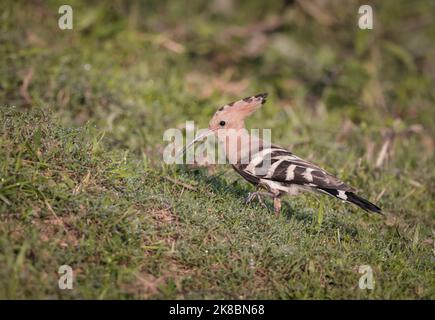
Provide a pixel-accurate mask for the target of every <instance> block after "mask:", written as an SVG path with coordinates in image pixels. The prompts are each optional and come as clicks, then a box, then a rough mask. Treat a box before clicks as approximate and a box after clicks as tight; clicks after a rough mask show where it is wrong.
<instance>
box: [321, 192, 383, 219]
mask: <svg viewBox="0 0 435 320" xmlns="http://www.w3.org/2000/svg"><path fill="white" fill-rule="evenodd" d="M319 190H321V191H323V192H326V193H328V194H330V195H331V196H334V197H336V198H338V199H340V200H345V201H348V202H351V203H353V204H356V205H357V206H358V207H360V208H361V209H363V210H365V211H369V212H376V213H379V214H382V209H381V208H379V207H378V206H377V205H375V204H373V203H371V202H370V201H368V200H366V199H364V198H361V197H360V196H357V195H356V194H355V193H353V192H351V191H344V192H343V191H339V190H337V189H328V188H319ZM339 192H341V193H342V194H340V193H339ZM343 193H344V195H343Z"/></svg>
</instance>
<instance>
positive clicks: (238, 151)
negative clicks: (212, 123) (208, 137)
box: [218, 128, 264, 164]
mask: <svg viewBox="0 0 435 320" xmlns="http://www.w3.org/2000/svg"><path fill="white" fill-rule="evenodd" d="M218 139H219V142H220V143H221V144H222V146H223V147H224V150H225V156H226V158H227V159H228V161H229V162H230V163H232V164H236V163H240V162H241V160H242V159H250V158H251V155H253V154H255V153H257V152H258V151H259V150H261V149H262V148H263V146H264V141H263V140H262V139H260V138H259V137H258V136H256V135H254V134H251V133H249V132H248V130H246V128H242V129H228V130H222V131H221V132H218Z"/></svg>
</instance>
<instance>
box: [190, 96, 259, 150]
mask: <svg viewBox="0 0 435 320" xmlns="http://www.w3.org/2000/svg"><path fill="white" fill-rule="evenodd" d="M266 98H267V93H260V94H257V95H255V96H251V97H247V98H244V99H241V100H238V101H235V102H231V103H229V104H226V105H224V106H222V107H220V108H219V109H218V110H217V111H216V113H215V114H214V116H213V118H211V120H210V123H209V127H208V130H206V131H204V132H202V134H200V135H199V136H197V137H196V138H195V139H194V140H193V141H192V142H191V143H190V144H189V145H188V146H187V147H186V148H185V149H184V152H185V151H186V150H187V149H189V148H190V147H191V146H192V145H193V144H194V143H195V142H197V141H200V140H202V139H204V138H205V137H208V136H211V135H214V134H218V135H219V136H220V137H225V136H228V135H231V134H233V133H234V132H236V134H235V135H236V136H237V132H240V130H244V129H245V119H246V118H247V117H248V116H249V115H251V114H252V113H253V112H254V111H255V110H257V109H258V108H260V107H261V106H262V105H263V104H264V103H265V102H266Z"/></svg>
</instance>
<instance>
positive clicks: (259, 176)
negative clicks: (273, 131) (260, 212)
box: [234, 145, 381, 213]
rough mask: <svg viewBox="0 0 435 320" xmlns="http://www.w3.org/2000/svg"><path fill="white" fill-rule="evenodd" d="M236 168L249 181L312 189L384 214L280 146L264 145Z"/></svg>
mask: <svg viewBox="0 0 435 320" xmlns="http://www.w3.org/2000/svg"><path fill="white" fill-rule="evenodd" d="M234 168H235V169H236V170H237V172H239V173H240V174H241V175H242V176H243V177H244V178H245V179H246V180H248V181H250V182H252V183H254V184H263V185H266V186H267V187H268V188H270V189H275V190H276V191H278V192H287V193H291V192H292V190H294V187H295V186H296V187H297V188H298V187H301V188H303V189H311V190H315V191H319V192H323V193H326V194H328V195H331V196H333V197H336V198H338V199H340V200H344V201H348V202H351V203H354V204H356V205H357V206H359V207H361V208H362V209H364V210H366V211H373V212H377V213H381V209H380V208H379V207H378V206H376V205H374V204H373V203H371V202H369V201H368V200H366V199H364V198H361V197H360V196H358V195H356V194H355V189H354V188H352V187H350V186H348V185H346V184H345V183H344V182H343V181H341V180H339V179H338V178H336V177H334V176H333V175H331V174H330V173H328V172H327V171H325V170H323V169H322V168H320V167H318V166H316V165H314V164H312V163H310V162H308V161H305V160H303V159H301V158H299V157H297V156H295V155H294V154H292V153H291V152H290V151H288V150H285V149H283V148H281V147H278V146H274V145H272V146H271V147H269V148H264V149H262V150H260V151H259V152H258V153H256V154H254V155H252V156H251V158H250V160H249V161H248V163H247V164H241V165H237V166H234Z"/></svg>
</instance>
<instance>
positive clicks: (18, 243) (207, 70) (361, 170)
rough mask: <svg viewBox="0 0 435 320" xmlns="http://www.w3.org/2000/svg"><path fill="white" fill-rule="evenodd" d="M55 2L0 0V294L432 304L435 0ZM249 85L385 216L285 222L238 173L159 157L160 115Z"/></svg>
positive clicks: (248, 91) (304, 144)
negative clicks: (364, 19)
mask: <svg viewBox="0 0 435 320" xmlns="http://www.w3.org/2000/svg"><path fill="white" fill-rule="evenodd" d="M62 4H65V3H64V2H62V1H7V0H6V1H2V2H1V4H0V21H1V26H0V28H1V33H0V56H1V60H0V61H1V62H0V115H1V123H0V125H1V129H0V130H1V131H0V134H1V135H0V142H1V150H0V214H1V219H2V223H1V226H0V296H1V297H5V298H29V297H33V298H53V297H55V298H78V297H80V298H83V297H84V298H434V288H435V284H434V279H435V277H434V272H433V261H434V260H433V259H434V256H433V255H434V244H433V233H434V192H435V191H434V190H435V180H434V158H433V152H434V134H435V126H434V120H435V107H434V102H435V90H434V89H435V86H434V83H435V60H434V57H435V23H434V20H435V2H433V1H423V0H419V1H396V0H394V1H393V0H387V1H326V0H323V1H322V0H318V1H302V0H300V1H278V0H271V1H235V0H212V1H111V2H106V1H95V2H92V3H90V2H89V1H68V4H69V5H71V6H72V8H73V30H60V29H59V27H58V19H59V17H60V14H59V13H58V8H59V7H60V6H61V5H62ZM363 4H369V5H371V6H372V8H373V12H374V28H373V30H360V29H359V28H358V19H359V15H358V8H359V6H360V5H363ZM260 92H268V93H269V94H270V98H269V99H268V103H267V104H266V105H265V106H264V108H262V109H261V110H260V111H258V112H257V113H256V114H254V115H253V117H252V118H251V119H249V122H248V124H249V125H250V127H255V128H272V139H273V141H274V142H276V143H279V144H281V145H282V146H285V147H289V148H291V149H292V150H293V151H294V152H295V153H296V154H298V155H299V156H302V157H305V158H307V159H308V160H311V161H313V162H315V163H317V164H319V165H321V166H323V167H325V168H326V169H328V170H329V171H331V172H332V173H335V174H337V175H339V176H340V177H341V178H342V179H343V180H345V181H347V182H349V183H350V184H351V185H354V186H355V187H357V188H358V189H360V190H361V194H362V195H364V196H366V197H367V198H369V199H371V200H372V201H376V202H378V203H379V204H380V206H381V207H382V208H384V210H385V212H386V215H387V217H386V218H385V219H384V218H379V217H372V216H368V215H367V214H365V213H362V212H361V211H359V210H357V209H356V208H354V207H351V206H349V205H348V206H346V205H343V204H340V203H337V202H335V201H332V200H329V199H327V198H321V199H320V200H316V198H313V197H312V196H302V197H300V198H297V199H289V201H288V203H287V204H286V205H285V206H284V209H285V213H284V215H283V217H281V218H280V219H282V220H283V221H281V222H280V221H277V220H276V219H274V217H273V216H272V215H271V214H270V212H268V210H267V209H265V208H263V207H261V206H256V205H252V206H245V205H244V204H243V197H244V195H246V193H247V192H248V191H252V188H251V187H250V186H248V185H247V184H246V183H244V182H243V181H239V179H238V178H237V176H235V175H234V174H233V173H232V172H231V168H228V167H221V166H219V167H214V166H208V167H201V166H199V167H197V166H194V167H183V166H182V167H177V168H174V167H172V166H165V165H164V164H163V163H162V151H163V148H164V147H165V142H164V141H163V140H162V136H163V132H164V131H165V130H166V129H168V128H180V129H183V128H184V124H185V121H187V120H194V121H195V123H196V124H197V125H198V126H199V127H202V128H204V127H206V126H207V124H208V120H209V118H210V117H211V116H212V114H213V113H214V112H215V110H216V108H217V107H219V106H220V105H223V104H225V103H228V102H230V101H233V100H237V99H240V98H243V97H245V96H249V95H253V94H257V93H260ZM183 185H184V186H183ZM186 185H187V186H188V187H186ZM319 208H320V209H319ZM324 212H325V216H323V213H324ZM347 212H352V213H353V214H352V215H349V214H346V213H347ZM62 264H70V265H71V266H73V268H74V269H75V271H76V273H77V283H76V287H75V289H74V290H72V291H61V290H59V289H58V288H57V277H58V275H57V273H56V272H57V268H58V266H60V265H62ZM360 264H369V265H372V266H373V268H374V269H375V273H376V274H377V276H378V279H377V280H376V281H377V283H378V285H377V287H376V289H375V290H373V291H363V290H359V289H358V288H357V287H356V286H357V283H358V278H359V276H360V275H359V274H358V273H357V271H355V270H357V269H358V268H357V267H358V265H360ZM355 268H356V269H355Z"/></svg>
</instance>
